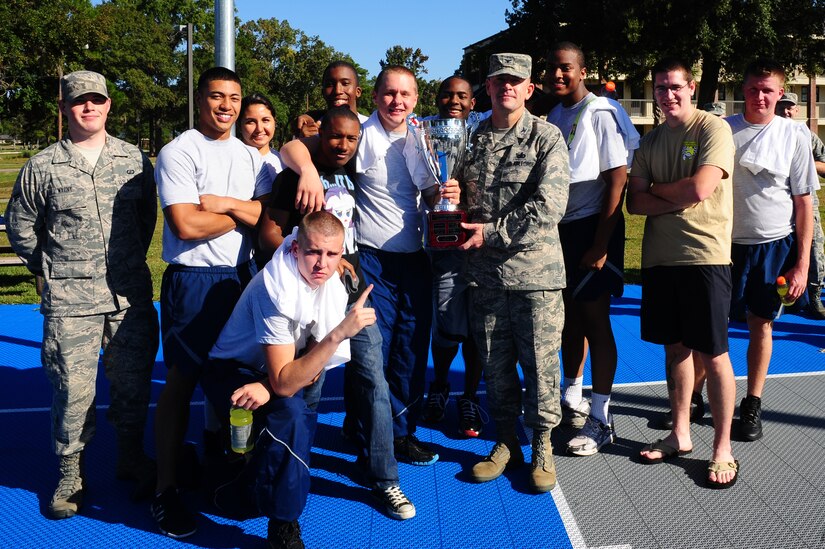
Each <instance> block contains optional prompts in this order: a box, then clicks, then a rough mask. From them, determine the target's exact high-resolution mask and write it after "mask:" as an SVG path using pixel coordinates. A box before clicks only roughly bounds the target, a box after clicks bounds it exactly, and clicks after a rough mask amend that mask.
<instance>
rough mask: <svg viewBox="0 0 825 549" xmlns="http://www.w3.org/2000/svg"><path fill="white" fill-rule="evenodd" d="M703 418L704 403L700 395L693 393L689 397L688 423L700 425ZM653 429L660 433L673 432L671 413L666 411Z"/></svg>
mask: <svg viewBox="0 0 825 549" xmlns="http://www.w3.org/2000/svg"><path fill="white" fill-rule="evenodd" d="M704 417H705V401H704V400H703V399H702V393H693V394H692V395H691V397H690V422H691V423H696V424H699V423H702V419H703V418H704ZM653 428H654V429H660V430H662V431H672V430H673V411H672V410H668V411H667V412H665V413H664V415H663V417H662V419H661V420H660V421H659V422H657V423H655V424H654V425H653Z"/></svg>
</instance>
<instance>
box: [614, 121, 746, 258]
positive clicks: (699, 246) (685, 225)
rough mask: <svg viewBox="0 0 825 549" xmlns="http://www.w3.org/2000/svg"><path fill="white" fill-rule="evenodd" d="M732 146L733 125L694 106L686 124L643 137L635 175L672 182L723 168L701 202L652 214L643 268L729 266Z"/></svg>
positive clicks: (646, 235) (636, 159)
mask: <svg viewBox="0 0 825 549" xmlns="http://www.w3.org/2000/svg"><path fill="white" fill-rule="evenodd" d="M733 157H734V146H733V136H732V135H731V131H730V126H728V124H726V123H725V122H724V121H723V120H722V119H720V118H717V117H716V116H713V115H712V114H709V113H706V112H704V111H700V110H698V109H697V110H696V111H695V112H694V114H693V115H692V116H691V117H690V119H689V120H688V121H687V122H686V123H685V124H684V125H682V126H679V127H676V128H671V127H670V126H668V125H667V124H662V125H661V126H658V127H656V128H655V129H653V131H651V132H649V133H647V134H646V135H645V136H644V137H643V138H642V141H641V144H640V146H639V150H638V151H636V155H635V157H634V158H633V168H632V170H631V173H630V175H631V177H641V178H642V179H645V180H647V181H648V182H651V183H656V184H660V183H664V184H667V183H671V182H674V181H678V180H680V179H683V178H685V177H690V176H691V175H693V174H694V173H695V172H696V170H697V169H698V168H699V166H704V165H706V164H708V165H711V166H717V167H719V168H721V169H722V171H723V172H724V174H723V176H722V180H721V181H720V183H719V185H718V186H717V187H716V190H714V191H713V194H712V195H711V196H709V197H708V198H707V199H705V200H703V201H702V202H700V203H699V204H696V205H695V206H692V207H690V208H686V209H684V210H681V211H678V212H673V213H669V214H663V215H655V216H648V218H647V221H646V222H645V233H644V238H643V239H642V267H655V266H657V265H730V247H731V230H732V227H733V185H732V183H731V174H732V173H733Z"/></svg>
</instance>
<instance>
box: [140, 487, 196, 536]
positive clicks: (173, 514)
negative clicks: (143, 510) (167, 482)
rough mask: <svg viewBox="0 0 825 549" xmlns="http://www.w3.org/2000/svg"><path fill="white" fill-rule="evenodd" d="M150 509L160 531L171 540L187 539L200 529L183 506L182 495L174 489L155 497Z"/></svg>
mask: <svg viewBox="0 0 825 549" xmlns="http://www.w3.org/2000/svg"><path fill="white" fill-rule="evenodd" d="M150 508H151V510H152V516H153V517H154V518H155V522H157V524H158V529H159V530H160V531H161V533H163V534H165V535H167V536H169V537H170V538H175V539H180V538H186V537H189V536H191V535H192V534H194V533H195V530H197V529H198V528H197V525H196V524H195V518H194V517H193V516H192V514H191V513H190V512H189V510H187V509H186V507H185V506H184V505H183V502H182V501H181V499H180V494H178V491H177V490H176V489H175V488H173V487H170V488H167V489H166V490H164V491H163V492H162V493H161V494H160V495H157V496H155V499H154V500H153V501H152V505H151V507H150Z"/></svg>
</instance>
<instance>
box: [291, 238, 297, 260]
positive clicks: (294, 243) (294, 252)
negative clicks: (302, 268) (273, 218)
mask: <svg viewBox="0 0 825 549" xmlns="http://www.w3.org/2000/svg"><path fill="white" fill-rule="evenodd" d="M289 253H291V254H292V255H293V256H294V257H298V239H297V238H296V239H295V240H293V241H292V244H291V245H290V247H289Z"/></svg>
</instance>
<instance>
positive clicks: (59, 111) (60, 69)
mask: <svg viewBox="0 0 825 549" xmlns="http://www.w3.org/2000/svg"><path fill="white" fill-rule="evenodd" d="M61 101H63V58H61V59H60V62H59V64H58V65H57V140H58V141H60V140H62V139H63V108H62V105H61V104H60V102H61Z"/></svg>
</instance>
